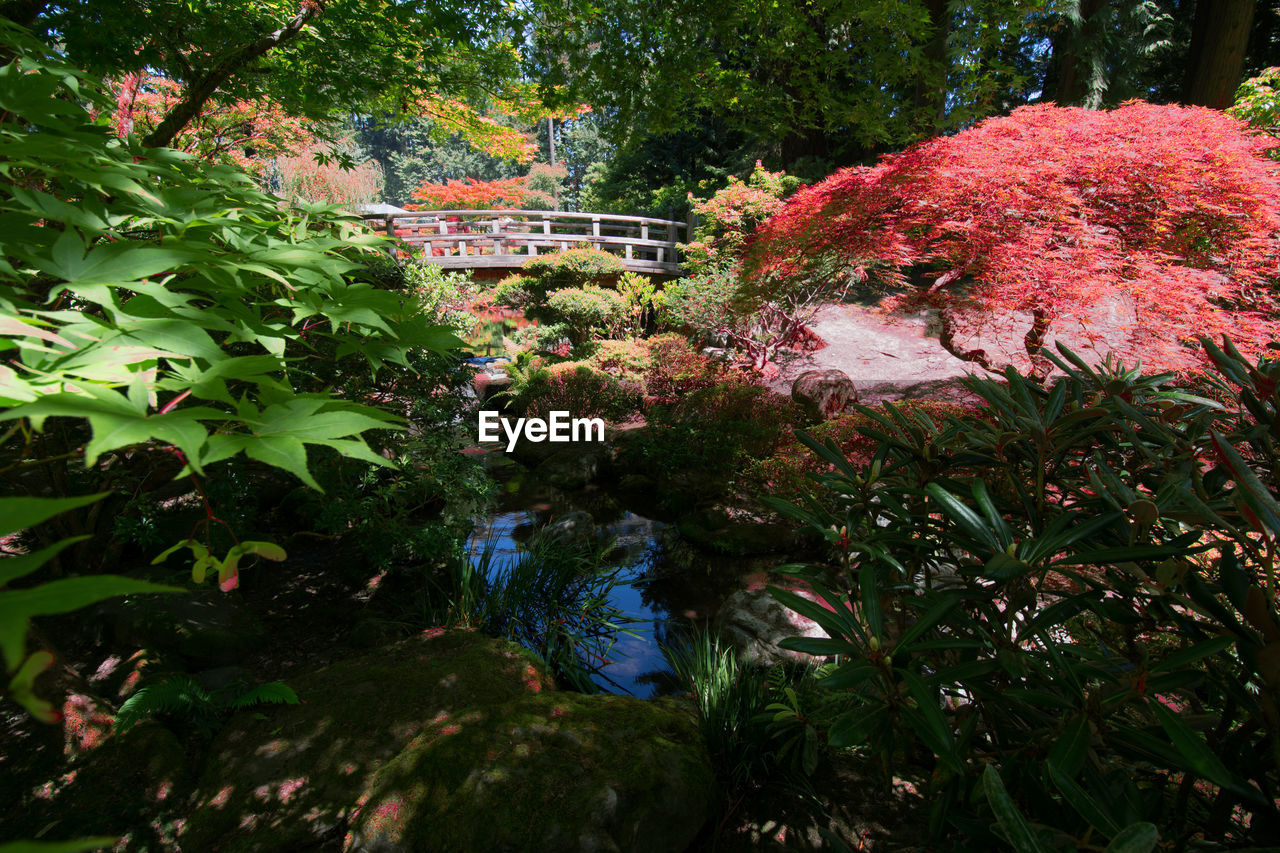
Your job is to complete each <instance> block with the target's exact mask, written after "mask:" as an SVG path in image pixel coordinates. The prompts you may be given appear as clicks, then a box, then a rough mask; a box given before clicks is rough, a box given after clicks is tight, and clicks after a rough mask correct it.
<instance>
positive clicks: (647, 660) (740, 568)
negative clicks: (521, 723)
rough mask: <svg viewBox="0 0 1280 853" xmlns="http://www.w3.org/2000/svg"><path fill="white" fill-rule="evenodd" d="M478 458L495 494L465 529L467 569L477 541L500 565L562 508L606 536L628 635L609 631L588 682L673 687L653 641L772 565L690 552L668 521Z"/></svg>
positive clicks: (648, 691)
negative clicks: (604, 656) (605, 659)
mask: <svg viewBox="0 0 1280 853" xmlns="http://www.w3.org/2000/svg"><path fill="white" fill-rule="evenodd" d="M484 458H485V462H486V465H487V466H488V468H489V471H490V474H491V475H492V476H493V477H494V479H495V480H496V481H497V482H498V483H499V486H500V493H499V496H498V502H497V506H496V507H495V509H494V511H493V513H492V514H491V515H490V516H489V517H488V518H487V519H484V520H482V521H481V523H480V524H478V525H477V528H476V530H475V531H474V533H473V534H472V538H471V543H470V544H471V553H472V560H473V562H475V563H476V564H477V565H478V564H479V554H480V552H481V551H482V550H483V548H484V546H485V544H486V543H490V547H492V548H493V549H494V556H495V557H496V558H497V559H496V560H495V561H494V564H495V565H501V564H502V563H503V562H505V560H506V559H511V558H514V557H515V556H516V555H518V554H519V553H520V551H521V549H522V547H523V543H525V542H527V541H528V540H529V538H530V537H531V536H532V535H533V534H534V532H535V531H536V530H537V529H539V528H542V527H545V526H547V525H549V524H554V523H555V522H556V521H557V520H563V519H565V518H567V517H569V516H570V515H571V514H572V516H573V518H574V519H583V518H585V517H584V516H583V513H587V514H589V515H590V517H591V526H592V528H593V529H594V531H595V535H596V536H598V537H600V538H602V539H604V540H606V541H608V540H612V541H614V542H615V544H616V552H615V556H616V557H617V561H618V565H620V566H622V567H623V568H622V571H621V573H620V576H619V578H620V582H619V583H618V584H617V585H616V586H614V588H613V590H612V592H611V594H610V604H612V605H613V606H615V607H617V608H618V609H619V610H620V611H621V613H622V614H623V615H624V616H625V617H627V618H629V619H631V620H635V621H634V624H632V625H631V626H630V628H631V631H632V634H631V635H627V634H623V635H621V636H619V638H618V641H617V644H616V645H615V646H614V648H613V651H612V653H611V655H610V662H609V663H608V664H606V665H605V666H604V667H603V668H602V670H601V672H600V673H599V674H598V675H597V676H596V678H595V679H594V680H595V682H596V684H598V685H599V686H600V688H601V689H602V690H605V691H607V692H611V693H623V694H628V695H632V696H637V697H640V698H651V697H653V696H657V695H662V694H664V693H668V692H671V691H672V690H674V689H675V685H674V684H673V683H672V681H671V677H670V675H671V673H670V668H669V667H668V665H667V663H666V660H665V658H664V657H663V655H662V650H661V648H660V644H661V643H663V642H667V641H668V640H669V639H673V638H674V636H675V635H676V634H678V633H679V631H680V630H681V629H682V628H683V627H686V626H689V625H691V624H702V623H706V622H709V621H711V620H712V619H714V617H715V615H716V612H717V611H718V609H719V607H720V605H721V604H722V603H723V602H724V600H725V599H726V598H727V597H728V596H729V595H730V594H732V593H733V592H734V591H735V590H737V589H739V588H741V587H743V586H745V585H747V583H748V582H749V579H750V578H752V577H758V576H759V573H760V571H761V570H762V568H763V567H764V566H766V565H771V564H773V563H776V562H777V560H776V559H775V560H768V559H767V558H764V559H760V558H755V559H745V558H741V557H720V556H716V555H712V554H706V553H703V552H700V551H698V550H697V549H694V548H693V547H692V546H690V545H688V544H686V543H685V542H684V541H683V540H681V538H680V536H679V534H678V533H677V532H676V530H675V527H674V525H669V524H666V523H664V522H662V521H658V520H655V519H651V518H646V517H645V516H642V515H639V514H637V513H635V512H632V511H630V510H628V509H626V508H625V507H623V506H621V505H619V504H618V503H617V502H616V501H615V500H614V499H613V498H611V497H610V496H609V495H608V493H607V492H605V491H603V490H601V489H593V488H591V487H588V488H587V489H585V490H581V491H574V492H566V491H563V490H560V489H556V488H554V487H552V486H550V485H548V484H546V483H543V482H540V481H539V479H538V478H537V477H536V476H535V475H534V474H533V473H531V472H530V471H528V470H527V469H526V468H524V467H523V466H521V465H520V464H518V463H516V462H514V461H512V460H510V459H508V458H507V457H506V456H504V455H503V454H502V453H500V452H497V451H489V452H487V453H486V454H485V457H484Z"/></svg>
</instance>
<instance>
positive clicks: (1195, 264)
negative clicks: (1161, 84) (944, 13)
mask: <svg viewBox="0 0 1280 853" xmlns="http://www.w3.org/2000/svg"><path fill="white" fill-rule="evenodd" d="M1277 144H1280V140H1277V139H1274V138H1271V137H1266V136H1260V135H1256V134H1251V133H1249V132H1248V131H1247V130H1246V129H1245V126H1244V123H1243V122H1241V121H1238V120H1236V119H1233V118H1231V117H1229V116H1227V115H1225V114H1223V113H1221V112H1217V111H1214V110H1209V109H1204V108H1199V107H1192V108H1185V107H1177V106H1155V105H1151V104H1146V103H1141V102H1130V103H1127V104H1125V105H1123V106H1121V107H1120V108H1118V109H1115V110H1111V111H1091V110H1084V109H1078V108H1063V107H1056V106H1052V105H1044V106H1032V107H1023V108H1020V109H1018V110H1015V111H1014V112H1013V113H1012V114H1011V115H1009V116H1007V117H1004V118H995V119H989V120H987V121H985V122H982V123H981V124H979V125H977V126H975V127H974V128H972V129H970V130H967V131H964V132H962V133H959V134H956V135H955V136H951V137H941V138H937V139H933V140H929V141H927V142H923V143H920V144H918V145H915V146H913V147H911V148H908V149H907V150H905V151H903V152H902V153H900V154H896V155H893V156H889V157H886V158H885V159H884V160H883V161H882V162H881V163H880V164H879V165H877V166H875V167H872V168H865V167H855V168H850V169H845V170H843V171H840V172H837V173H836V174H835V175H833V176H831V177H830V178H828V179H827V180H825V181H823V182H822V183H819V184H816V185H814V186H812V187H809V188H807V189H804V190H801V191H800V192H799V193H797V194H796V195H795V196H793V197H792V198H791V199H790V201H789V202H788V203H787V205H786V207H785V208H783V209H782V210H781V211H780V212H779V213H778V214H776V215H775V216H774V217H772V218H771V219H770V220H769V221H768V222H767V223H765V225H764V226H763V227H762V228H761V229H760V230H759V231H758V232H757V235H756V239H755V240H754V241H753V244H752V246H751V247H750V250H749V258H748V266H747V271H748V274H751V275H753V276H754V277H755V279H754V280H755V282H756V285H755V286H756V287H758V288H760V289H761V290H762V291H767V290H768V289H769V288H771V287H777V286H779V282H780V281H786V280H794V279H795V278H797V277H800V278H803V277H810V278H815V277H816V278H821V277H823V276H826V277H827V278H832V277H835V278H840V277H844V278H846V279H847V280H853V281H871V282H876V283H882V284H885V285H889V286H891V287H892V290H893V292H894V295H893V296H892V297H890V299H889V300H887V302H886V307H887V308H888V309H890V310H897V311H904V312H905V311H916V310H920V309H922V308H933V309H936V311H937V314H938V318H939V321H940V330H939V331H940V338H941V342H942V344H943V345H944V346H945V347H946V348H947V349H948V350H950V351H951V352H952V353H953V354H955V355H956V356H958V357H960V358H963V359H965V360H968V361H972V362H976V363H978V364H981V365H982V366H984V367H986V368H988V369H992V370H995V369H999V368H1000V367H1001V366H1002V365H1001V364H999V363H998V359H997V358H994V357H993V356H992V355H991V354H989V353H988V352H987V351H986V350H985V349H982V348H977V347H975V348H971V349H969V348H965V347H964V346H963V345H962V344H961V343H960V341H962V340H964V339H965V338H966V337H974V336H978V335H982V334H983V333H991V332H992V331H995V332H997V333H999V334H1002V335H1004V336H1005V337H1006V338H1007V336H1008V333H1009V332H1010V331H1013V330H1015V329H1016V330H1017V331H1018V332H1024V334H1023V335H1022V344H1023V348H1024V349H1025V355H1024V354H1021V353H1016V352H1015V353H1012V354H1008V355H1007V359H1008V360H1007V363H1016V364H1018V365H1019V366H1022V367H1026V365H1027V360H1028V359H1029V360H1030V367H1031V370H1032V372H1035V373H1038V374H1041V375H1043V374H1044V373H1045V372H1047V369H1048V367H1049V365H1048V364H1047V363H1046V361H1045V360H1044V358H1043V356H1041V355H1039V350H1040V347H1041V346H1043V345H1045V344H1046V343H1047V342H1048V341H1049V339H1050V336H1051V330H1052V331H1053V333H1054V334H1057V333H1058V332H1059V330H1062V331H1070V332H1072V333H1073V334H1075V335H1077V336H1081V337H1083V338H1084V339H1086V340H1087V341H1089V342H1091V343H1093V344H1095V345H1099V348H1101V346H1105V347H1106V348H1107V349H1109V350H1110V351H1112V352H1115V353H1116V354H1117V355H1118V356H1120V357H1121V358H1123V359H1124V360H1126V361H1128V362H1130V363H1132V362H1134V361H1135V360H1137V359H1139V358H1140V359H1141V360H1142V362H1143V363H1144V365H1146V366H1149V367H1155V368H1161V369H1175V370H1177V369H1186V368H1190V367H1192V366H1194V365H1195V363H1196V360H1197V359H1196V355H1195V353H1194V351H1193V350H1192V349H1190V348H1188V347H1187V346H1186V344H1187V343H1189V342H1191V341H1193V340H1194V337H1195V336H1196V335H1210V336H1218V335H1222V334H1229V335H1231V337H1232V338H1233V340H1234V341H1235V342H1236V343H1237V345H1238V346H1239V347H1240V348H1241V349H1242V350H1245V351H1247V352H1250V353H1258V352H1260V351H1261V350H1262V349H1263V348H1264V347H1265V346H1266V344H1267V343H1269V342H1271V341H1272V340H1273V339H1275V338H1276V337H1277V332H1278V331H1280V324H1278V322H1277V318H1280V300H1278V298H1277V292H1276V285H1277V276H1278V275H1280V174H1278V166H1277V163H1276V162H1275V161H1273V160H1269V159H1267V158H1266V157H1265V156H1264V154H1265V152H1266V151H1267V150H1268V149H1270V148H1272V147H1275V146H1276V145H1277ZM1055 324H1057V328H1055ZM1015 338H1016V335H1015Z"/></svg>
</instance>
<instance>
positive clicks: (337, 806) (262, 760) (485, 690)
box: [182, 631, 553, 850]
mask: <svg viewBox="0 0 1280 853" xmlns="http://www.w3.org/2000/svg"><path fill="white" fill-rule="evenodd" d="M289 683H290V685H291V686H292V687H293V688H294V690H295V691H297V693H298V696H299V697H300V698H301V699H302V701H303V704H301V705H285V706H277V707H271V708H264V709H255V710H254V711H251V712H245V713H242V714H239V715H237V716H236V717H234V718H233V719H232V720H231V721H230V722H229V723H228V725H227V726H226V727H225V728H224V729H223V730H222V732H221V733H220V734H219V735H218V737H217V738H216V740H215V741H214V743H213V745H212V748H211V751H210V758H209V761H208V763H207V764H206V767H205V770H204V773H203V774H202V776H201V780H200V785H199V788H198V790H197V792H196V796H195V799H194V804H195V809H194V811H193V812H192V814H191V816H190V819H189V821H188V823H187V826H186V829H185V831H184V834H183V839H182V843H183V846H184V847H185V848H188V849H192V850H204V849H212V847H213V846H214V843H215V842H217V843H218V847H219V849H223V850H276V849H282V848H286V847H290V846H294V845H305V844H309V843H312V844H313V843H315V841H316V840H318V839H320V838H323V837H325V836H326V835H328V834H330V833H332V832H334V831H336V830H338V829H340V828H341V827H342V826H343V825H344V823H345V820H346V819H347V817H348V816H349V815H350V814H351V813H352V812H353V811H354V810H355V808H356V807H357V805H358V802H357V801H358V800H359V798H360V796H361V793H362V792H363V791H365V789H366V788H367V786H368V785H369V783H370V782H371V781H372V778H373V776H374V774H375V773H376V772H377V771H378V770H379V769H380V767H381V766H382V764H383V763H384V762H386V761H387V760H388V759H390V758H392V757H393V756H395V755H396V754H397V753H399V752H400V751H401V750H402V749H403V748H404V747H405V746H406V745H407V744H408V743H409V742H410V741H412V740H413V739H414V738H415V737H416V736H418V735H419V734H421V733H422V732H423V731H425V730H426V729H427V728H428V727H429V726H430V725H431V724H432V721H433V720H435V719H438V718H445V717H449V716H451V715H455V714H459V713H464V712H465V711H468V710H471V709H477V708H488V707H491V706H501V705H503V704H506V703H508V702H510V701H512V700H514V699H517V698H520V697H522V696H525V695H529V694H536V693H539V692H541V691H544V690H550V689H552V688H553V683H552V681H551V680H550V679H549V678H548V676H547V675H546V673H545V672H544V671H543V670H542V669H540V668H539V667H537V666H535V665H534V664H533V663H531V662H530V659H529V658H528V657H526V655H525V654H524V652H523V650H522V649H520V648H519V647H518V646H514V645H512V644H510V643H505V642H502V641H499V640H493V639H491V638H488V637H484V636H482V635H480V634H476V633H472V632H467V631H450V632H428V633H426V634H423V635H420V636H418V637H414V638H411V639H409V640H405V641H403V642H401V643H397V644H395V645H393V646H389V647H387V648H384V649H380V650H378V651H375V652H372V653H370V654H366V655H363V656H360V657H356V658H352V659H349V660H345V661H341V662H339V663H335V664H333V665H331V666H329V667H326V668H324V669H322V670H319V671H317V672H313V673H310V674H307V675H303V676H299V677H297V678H295V679H290V680H289Z"/></svg>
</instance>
